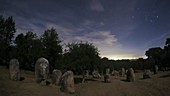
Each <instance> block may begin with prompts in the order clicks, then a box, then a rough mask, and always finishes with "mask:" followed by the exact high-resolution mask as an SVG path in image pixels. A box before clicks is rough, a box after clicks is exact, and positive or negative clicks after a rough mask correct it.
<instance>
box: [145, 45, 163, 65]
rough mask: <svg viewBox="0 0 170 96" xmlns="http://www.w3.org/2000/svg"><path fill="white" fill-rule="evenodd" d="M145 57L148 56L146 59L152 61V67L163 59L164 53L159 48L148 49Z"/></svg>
mask: <svg viewBox="0 0 170 96" xmlns="http://www.w3.org/2000/svg"><path fill="white" fill-rule="evenodd" d="M145 55H146V56H148V59H150V60H153V63H154V65H159V64H160V63H162V60H163V58H164V57H163V56H164V51H163V49H162V48H160V47H155V48H150V49H149V50H147V51H146V53H145Z"/></svg>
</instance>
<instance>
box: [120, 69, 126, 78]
mask: <svg viewBox="0 0 170 96" xmlns="http://www.w3.org/2000/svg"><path fill="white" fill-rule="evenodd" d="M125 74H126V71H125V68H122V69H121V71H120V76H122V77H124V76H125Z"/></svg>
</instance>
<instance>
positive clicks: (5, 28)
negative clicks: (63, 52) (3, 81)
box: [0, 16, 16, 66]
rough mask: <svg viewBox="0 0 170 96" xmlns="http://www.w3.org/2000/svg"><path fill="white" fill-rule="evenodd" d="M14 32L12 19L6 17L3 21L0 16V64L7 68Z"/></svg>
mask: <svg viewBox="0 0 170 96" xmlns="http://www.w3.org/2000/svg"><path fill="white" fill-rule="evenodd" d="M15 32H16V29H15V22H14V20H13V17H12V16H11V17H8V18H7V19H4V18H3V16H0V45H1V48H0V50H1V51H0V58H1V63H5V64H6V65H7V66H8V61H9V59H10V58H9V57H10V56H9V55H10V52H11V49H12V48H11V44H12V39H13V38H14V34H15Z"/></svg>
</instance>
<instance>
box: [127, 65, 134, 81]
mask: <svg viewBox="0 0 170 96" xmlns="http://www.w3.org/2000/svg"><path fill="white" fill-rule="evenodd" d="M126 79H127V81H129V82H134V81H135V73H134V70H133V68H129V69H128V71H127V78H126Z"/></svg>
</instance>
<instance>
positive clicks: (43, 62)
mask: <svg viewBox="0 0 170 96" xmlns="http://www.w3.org/2000/svg"><path fill="white" fill-rule="evenodd" d="M48 76H49V63H48V60H47V59H45V58H39V59H38V60H37V62H36V64H35V80H36V82H37V83H40V84H42V85H47V79H48Z"/></svg>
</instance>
